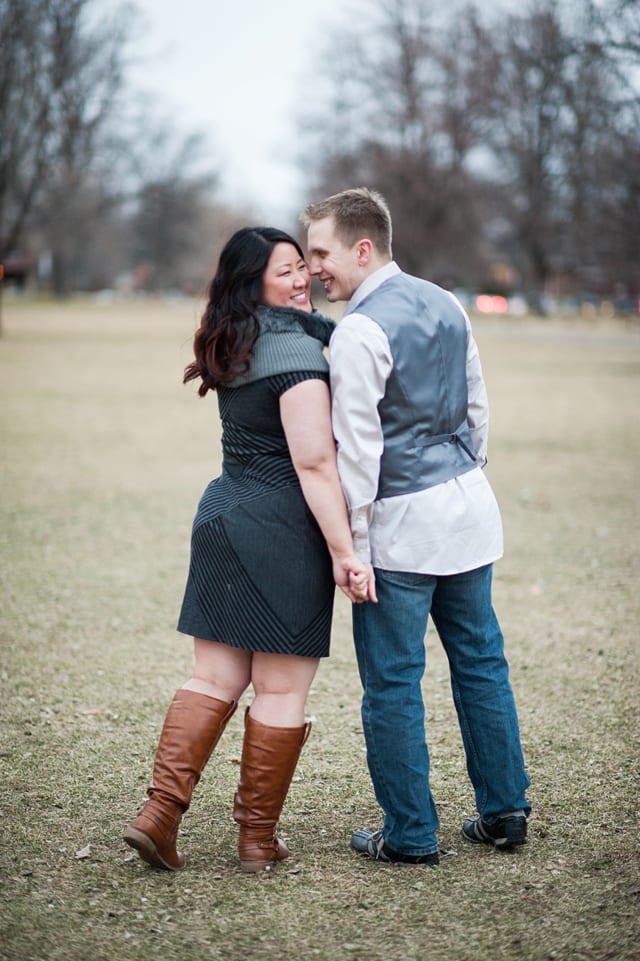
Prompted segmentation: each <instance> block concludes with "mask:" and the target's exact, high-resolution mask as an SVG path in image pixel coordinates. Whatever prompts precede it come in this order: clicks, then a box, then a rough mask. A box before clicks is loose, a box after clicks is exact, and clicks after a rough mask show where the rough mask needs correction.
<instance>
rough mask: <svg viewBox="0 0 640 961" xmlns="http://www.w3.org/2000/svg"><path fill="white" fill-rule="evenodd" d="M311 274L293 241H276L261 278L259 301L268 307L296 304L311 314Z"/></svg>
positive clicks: (299, 308) (294, 305) (292, 305)
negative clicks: (260, 298)
mask: <svg viewBox="0 0 640 961" xmlns="http://www.w3.org/2000/svg"><path fill="white" fill-rule="evenodd" d="M310 287H311V277H310V275H309V268H308V267H307V264H306V262H305V260H304V259H303V258H302V257H301V256H300V254H299V253H298V251H297V250H296V248H295V247H294V246H293V244H287V243H280V244H276V245H275V247H274V248H273V250H272V252H271V256H270V257H269V263H268V264H267V268H266V270H265V272H264V277H263V279H262V303H263V304H266V305H267V307H296V308H297V309H298V310H304V311H306V312H307V313H308V314H310V313H311V310H312V307H311V301H310V299H309V290H310Z"/></svg>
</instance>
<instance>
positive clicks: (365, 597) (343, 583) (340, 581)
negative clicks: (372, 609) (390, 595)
mask: <svg viewBox="0 0 640 961" xmlns="http://www.w3.org/2000/svg"><path fill="white" fill-rule="evenodd" d="M333 576H334V579H335V582H336V584H337V585H338V587H339V588H340V590H341V591H342V592H343V593H344V594H346V595H347V597H348V598H349V600H350V601H351V602H352V603H353V604H363V603H364V602H365V601H372V602H373V603H374V604H377V603H378V598H377V596H376V581H375V575H374V573H373V567H372V566H371V564H365V563H364V561H361V560H360V559H359V558H358V557H356V555H355V554H351V555H349V556H348V557H343V558H341V559H340V560H338V559H334V562H333Z"/></svg>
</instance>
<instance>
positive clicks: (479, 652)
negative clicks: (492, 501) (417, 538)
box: [353, 564, 531, 854]
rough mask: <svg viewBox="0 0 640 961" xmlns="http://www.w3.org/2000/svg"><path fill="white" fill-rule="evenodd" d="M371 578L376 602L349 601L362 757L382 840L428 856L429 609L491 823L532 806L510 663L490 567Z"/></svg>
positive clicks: (433, 824)
mask: <svg viewBox="0 0 640 961" xmlns="http://www.w3.org/2000/svg"><path fill="white" fill-rule="evenodd" d="M375 574H376V589H377V594H378V604H371V603H366V604H356V605H354V607H353V631H354V639H355V647H356V656H357V659H358V669H359V671H360V679H361V681H362V686H363V689H364V694H363V698H362V723H363V727H364V735H365V740H366V745H367V762H368V765H369V771H370V774H371V780H372V782H373V787H374V790H375V794H376V798H377V801H378V804H379V805H380V807H381V808H382V810H383V811H384V824H383V833H384V838H385V841H386V842H387V843H388V844H389V845H390V847H392V848H394V849H395V850H396V851H402V852H403V853H405V854H430V853H432V852H434V851H437V850H438V842H437V839H436V830H437V828H438V815H437V812H436V806H435V803H434V800H433V797H432V794H431V789H430V787H429V750H428V747H427V743H426V738H425V721H424V703H423V700H422V689H421V680H422V676H423V674H424V670H425V666H426V651H425V634H426V630H427V621H428V618H429V615H431V618H432V620H433V623H434V624H435V627H436V629H437V631H438V634H439V636H440V640H441V642H442V645H443V647H444V650H445V652H446V655H447V658H448V660H449V670H450V674H451V690H452V692H453V700H454V703H455V707H456V711H457V713H458V722H459V724H460V732H461V734H462V743H463V746H464V750H465V754H466V760H467V771H468V773H469V777H470V779H471V783H472V784H473V787H474V790H475V798H476V806H477V809H478V812H479V813H480V815H481V816H482V817H483V818H484V820H486V821H488V822H489V823H492V822H493V821H495V819H496V817H497V816H498V815H499V814H501V813H505V812H507V811H518V810H524V811H525V813H526V814H528V813H529V812H530V810H531V809H530V807H529V805H528V803H527V801H526V798H525V791H526V789H527V787H528V785H529V778H528V776H527V772H526V770H525V766H524V758H523V755H522V748H521V746H520V732H519V728H518V715H517V712H516V705H515V700H514V697H513V691H512V689H511V684H510V682H509V666H508V664H507V661H506V658H505V656H504V641H503V637H502V632H501V631H500V625H499V624H498V621H497V618H496V615H495V613H494V611H493V607H492V603H491V576H492V565H491V564H489V565H487V566H486V567H480V568H478V569H477V570H474V571H468V572H466V573H464V574H453V575H450V576H447V577H436V576H431V575H428V574H414V573H410V572H404V571H403V572H398V571H384V570H379V569H376V572H375Z"/></svg>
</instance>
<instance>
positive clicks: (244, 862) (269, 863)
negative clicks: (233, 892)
mask: <svg viewBox="0 0 640 961" xmlns="http://www.w3.org/2000/svg"><path fill="white" fill-rule="evenodd" d="M310 731H311V724H310V723H307V724H303V725H302V726H301V727H270V726H268V725H267V724H262V723H261V722H260V721H256V720H255V719H254V718H252V717H251V715H250V714H249V712H248V711H247V713H246V714H245V731H244V741H243V744H242V760H241V762H240V781H239V783H238V790H237V791H236V795H235V800H234V807H233V817H234V819H235V820H236V821H237V822H238V824H239V825H240V837H239V841H238V851H239V854H240V867H241V869H242V871H244V872H245V873H247V874H250V873H255V872H258V871H270V870H271V868H272V867H273V866H274V864H275V863H276V861H282V860H284V858H287V857H289V851H288V850H287V846H286V844H285V843H284V841H282V840H281V839H280V838H278V837H276V826H277V824H278V818H279V817H280V813H281V811H282V807H283V805H284V802H285V798H286V796H287V793H288V791H289V785H290V784H291V779H292V777H293V773H294V771H295V769H296V765H297V763H298V758H299V757H300V752H301V750H302V747H303V745H304V743H305V741H306V740H307V738H308V737H309V733H310Z"/></svg>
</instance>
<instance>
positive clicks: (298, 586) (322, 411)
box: [124, 227, 370, 872]
mask: <svg viewBox="0 0 640 961" xmlns="http://www.w3.org/2000/svg"><path fill="white" fill-rule="evenodd" d="M309 290H310V276H309V271H308V268H307V265H306V263H305V260H304V257H303V254H302V250H301V249H300V247H299V245H298V244H297V243H296V241H295V240H293V238H291V237H290V236H289V235H288V234H286V233H283V232H282V231H279V230H276V229H274V228H269V227H259V228H244V229H242V230H239V231H238V232H237V233H235V234H234V235H233V236H232V237H231V239H230V240H229V242H228V243H227V245H226V246H225V248H224V250H223V251H222V254H221V256H220V261H219V265H218V269H217V272H216V274H215V276H214V278H213V280H212V282H211V287H210V291H209V301H208V304H207V306H206V309H205V312H204V314H203V317H202V321H201V324H200V327H199V329H198V331H197V332H196V335H195V339H194V353H195V359H194V361H193V363H191V364H190V365H189V366H188V367H187V368H186V370H185V375H184V381H185V383H186V382H188V381H191V380H198V379H199V380H200V384H199V388H198V393H199V394H200V396H204V395H205V394H206V393H207V391H209V390H215V391H216V392H217V395H218V406H219V410H220V417H221V420H222V425H223V436H222V448H223V455H224V457H223V469H222V475H221V476H220V477H218V478H216V479H215V480H214V481H212V482H211V483H210V484H209V486H208V487H207V489H206V490H205V492H204V494H203V497H202V499H201V501H200V504H199V506H198V510H197V513H196V517H195V520H194V525H193V533H192V541H191V563H190V568H189V576H188V581H187V586H186V590H185V595H184V600H183V604H182V610H181V613H180V618H179V622H178V630H179V631H181V632H183V633H186V634H190V635H193V637H194V652H195V660H194V668H193V675H192V677H191V678H190V679H189V680H188V681H187V682H186V683H185V684H184V685H183V686H182V688H180V689H179V690H178V691H177V692H176V694H175V697H174V699H173V701H172V703H171V705H170V707H169V711H168V714H167V717H166V719H165V722H164V727H163V729H162V733H161V736H160V743H159V746H158V750H157V753H156V758H155V763H154V769H153V779H152V783H151V785H150V787H149V789H148V792H147V793H148V795H149V800H148V801H147V802H146V804H145V805H144V808H143V809H142V811H141V812H140V814H139V815H138V816H137V817H136V818H135V819H134V820H133V821H132V822H131V823H130V824H129V826H128V827H127V829H126V832H125V835H124V839H125V841H126V842H127V843H128V844H129V845H131V846H132V847H134V848H136V849H137V850H138V852H139V854H140V856H141V857H142V858H143V859H144V860H145V861H147V862H148V863H149V864H152V865H154V866H156V867H160V868H165V869H168V870H178V869H179V868H181V867H182V866H183V865H184V857H183V856H182V854H180V853H179V852H178V851H177V849H176V837H177V832H178V827H179V824H180V819H181V817H182V815H183V813H184V812H185V811H186V809H187V807H188V806H189V803H190V800H191V795H192V793H193V789H194V787H195V785H196V784H197V782H198V780H199V779H200V775H201V773H202V771H203V769H204V766H205V764H206V763H207V761H208V759H209V757H210V755H211V752H212V751H213V749H214V748H215V746H216V744H217V743H218V740H219V738H220V736H221V735H222V732H223V731H224V728H225V726H226V724H227V722H228V721H229V718H230V717H231V715H232V714H233V712H234V710H235V708H236V705H237V702H238V699H239V698H240V696H241V695H242V693H243V692H244V691H245V690H246V688H247V687H248V686H249V684H251V685H252V686H253V689H254V695H255V696H254V699H253V702H252V704H251V706H250V708H249V709H248V711H247V713H246V716H245V733H244V741H243V748H242V759H241V766H240V780H239V784H238V789H237V792H236V795H235V802H234V818H235V820H236V821H237V822H238V824H239V825H240V837H239V854H240V865H241V868H242V870H243V871H245V872H255V871H262V870H271V868H272V867H273V865H274V864H275V863H276V862H277V861H279V860H282V859H283V858H286V857H287V856H288V851H287V848H286V846H285V845H284V843H283V842H282V841H281V840H280V839H279V838H277V837H276V834H275V829H276V825H277V822H278V818H279V816H280V812H281V810H282V806H283V804H284V801H285V798H286V795H287V792H288V789H289V785H290V783H291V778H292V777H293V773H294V771H295V768H296V764H297V762H298V758H299V756H300V751H301V749H302V746H303V744H304V742H305V741H306V739H307V737H308V734H309V730H310V724H305V722H304V708H305V702H306V698H307V694H308V691H309V688H310V686H311V683H312V681H313V678H314V676H315V673H316V670H317V668H318V663H319V659H320V658H321V657H326V656H327V655H328V653H329V634H330V627H331V615H332V608H333V596H334V580H335V583H336V584H338V585H339V586H340V587H341V588H342V589H343V590H344V591H345V593H346V594H347V596H349V597H350V599H351V600H353V601H360V600H364V599H366V597H367V592H368V580H369V576H370V574H369V571H367V570H366V569H365V567H364V565H363V564H362V563H361V562H360V561H359V560H358V558H357V557H356V556H355V555H354V553H353V547H352V540H351V533H350V530H349V524H348V520H347V511H346V507H345V503H344V499H343V495H342V490H341V487H340V482H339V480H338V474H337V469H336V457H335V445H334V441H333V435H332V432H331V421H330V406H329V389H328V372H327V363H326V361H325V359H324V356H323V344H325V343H327V342H328V338H329V335H330V333H331V330H332V329H333V323H332V321H329V320H327V319H326V318H323V317H321V315H319V314H317V313H312V306H311V301H310V299H309Z"/></svg>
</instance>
